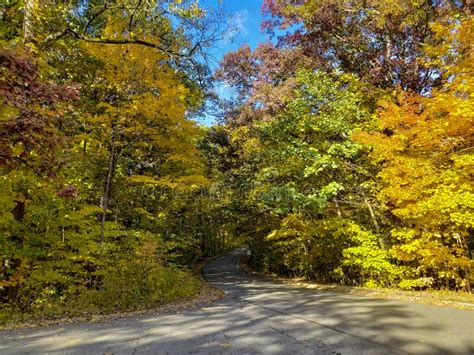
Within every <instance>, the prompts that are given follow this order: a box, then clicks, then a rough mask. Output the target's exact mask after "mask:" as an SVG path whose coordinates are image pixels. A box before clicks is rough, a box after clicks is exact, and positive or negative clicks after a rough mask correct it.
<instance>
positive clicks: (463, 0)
mask: <svg viewBox="0 0 474 355" xmlns="http://www.w3.org/2000/svg"><path fill="white" fill-rule="evenodd" d="M255 1H256V0H255ZM223 4H224V5H225V1H224V2H223ZM473 6H474V4H473V3H472V2H471V1H470V0H402V1H400V0H398V1H395V0H347V1H346V0H319V1H314V0H264V1H263V2H262V12H263V15H264V18H265V20H264V21H263V23H262V24H261V28H262V31H264V32H265V33H268V34H269V35H270V38H271V40H270V41H268V42H264V43H260V44H259V45H258V46H256V47H255V48H251V47H250V46H249V45H246V44H243V45H242V46H241V47H240V48H239V49H238V50H236V51H229V52H228V53H226V54H225V55H224V56H223V58H222V60H221V61H220V62H219V63H218V65H217V67H216V68H215V67H213V65H212V58H211V57H212V48H213V46H214V45H215V44H216V43H218V42H219V41H222V40H223V39H225V38H226V36H228V33H229V32H232V31H233V29H232V26H233V23H232V21H231V19H232V17H231V16H230V15H229V14H228V13H227V12H226V11H225V9H224V8H223V7H215V8H214V7H213V8H207V7H206V6H204V5H202V4H201V3H199V2H198V1H197V0H157V1H151V0H68V1H57V0H2V1H1V4H0V18H1V22H0V93H1V101H0V173H1V174H0V254H1V255H0V262H1V270H0V299H1V303H0V324H1V323H5V322H10V321H11V320H12V319H27V318H28V317H29V318H35V317H40V318H43V317H46V318H56V317H63V316H74V315H80V314H103V313H111V312H116V311H121V310H133V309H140V308H142V307H152V306H154V305H157V304H162V303H164V302H168V301H171V300H175V299H183V298H188V297H192V296H193V295H194V294H196V292H198V290H199V289H200V287H201V284H202V280H200V278H199V276H198V273H197V272H196V265H198V264H199V263H200V262H202V260H203V259H204V258H207V257H212V256H215V255H219V254H221V253H223V252H225V251H228V250H231V249H233V248H235V247H237V246H241V245H247V246H248V247H249V249H250V251H251V258H250V263H251V266H252V268H254V269H255V270H259V271H262V272H272V273H276V274H280V275H286V276H292V277H293V276H295V277H303V278H305V279H308V280H313V281H316V282H321V283H335V284H342V285H349V286H363V287H382V288H396V289H402V290H419V291H423V290H431V289H434V290H450V291H453V292H454V291H455V292H471V288H472V287H473V286H474V275H473V272H472V269H473V266H474V261H473V254H474V237H473V236H474V191H473V175H474V151H473V143H474V124H473V122H474V120H473V118H474V106H473V101H472V99H473V98H472V97H473V91H474V52H473V43H474V34H473V32H474V21H473V19H472V16H471V12H472V8H473ZM219 85H221V86H222V85H223V86H225V87H226V88H227V89H228V90H230V91H232V95H231V96H229V97H224V98H223V97H220V96H219V95H218V94H217V92H216V87H217V86H219ZM210 116H213V117H215V120H214V121H213V122H214V123H213V124H203V123H202V122H201V121H200V119H202V118H203V117H210Z"/></svg>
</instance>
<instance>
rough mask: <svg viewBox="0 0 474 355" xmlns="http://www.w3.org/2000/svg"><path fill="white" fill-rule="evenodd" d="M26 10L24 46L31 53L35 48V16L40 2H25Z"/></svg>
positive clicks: (33, 0)
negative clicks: (33, 47)
mask: <svg viewBox="0 0 474 355" xmlns="http://www.w3.org/2000/svg"><path fill="white" fill-rule="evenodd" d="M24 3H25V9H24V17H23V45H24V48H25V50H26V51H30V50H31V48H32V46H33V40H34V35H33V27H34V23H33V22H34V14H35V11H36V9H37V7H38V0H24Z"/></svg>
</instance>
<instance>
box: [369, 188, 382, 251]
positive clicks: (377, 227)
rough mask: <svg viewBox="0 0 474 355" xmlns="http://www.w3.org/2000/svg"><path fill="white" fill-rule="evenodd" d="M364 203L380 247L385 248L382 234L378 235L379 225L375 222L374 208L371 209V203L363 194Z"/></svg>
mask: <svg viewBox="0 0 474 355" xmlns="http://www.w3.org/2000/svg"><path fill="white" fill-rule="evenodd" d="M364 204H365V205H366V207H367V209H368V210H369V213H370V218H371V219H372V223H373V224H374V227H375V230H376V231H377V234H378V235H379V244H380V248H382V249H383V250H385V241H384V240H383V238H382V236H381V235H380V226H379V224H378V222H377V219H376V218H375V213H374V210H373V209H372V205H371V204H370V202H369V200H368V199H367V198H366V197H365V196H364Z"/></svg>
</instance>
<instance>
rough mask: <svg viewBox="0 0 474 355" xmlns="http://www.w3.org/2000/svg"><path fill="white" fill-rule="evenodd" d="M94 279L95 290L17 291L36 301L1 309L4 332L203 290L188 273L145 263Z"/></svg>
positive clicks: (112, 268)
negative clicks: (9, 326) (5, 327)
mask: <svg viewBox="0 0 474 355" xmlns="http://www.w3.org/2000/svg"><path fill="white" fill-rule="evenodd" d="M94 277H95V280H96V281H95V285H94V286H93V287H92V286H91V285H90V284H72V285H64V284H63V285H60V284H59V283H55V284H49V285H47V284H43V285H41V286H40V287H35V285H30V286H29V287H25V288H24V289H21V290H19V291H18V292H19V293H21V294H22V298H23V299H25V298H28V299H29V300H31V299H32V298H33V299H34V300H33V301H31V302H30V303H29V304H28V307H22V304H26V301H23V302H17V303H16V304H9V303H4V304H2V305H0V327H2V326H3V327H4V326H7V325H14V324H18V323H38V322H41V321H51V320H55V319H61V318H90V317H92V316H96V315H105V314H111V313H114V312H122V311H135V310H141V309H148V308H153V307H156V306H159V305H162V304H165V303H168V302H172V301H176V300H183V299H187V298H190V297H192V296H193V295H195V294H196V293H197V291H198V290H199V288H200V286H201V281H200V280H199V278H198V277H196V276H194V275H192V274H191V273H190V272H187V271H185V270H182V269H179V268H178V267H175V266H172V265H169V266H163V265H161V264H160V263H159V262H150V260H147V259H126V260H117V261H116V262H111V263H108V265H107V266H106V267H104V268H103V269H101V270H97V271H96V272H95V273H94ZM38 286H39V285H38Z"/></svg>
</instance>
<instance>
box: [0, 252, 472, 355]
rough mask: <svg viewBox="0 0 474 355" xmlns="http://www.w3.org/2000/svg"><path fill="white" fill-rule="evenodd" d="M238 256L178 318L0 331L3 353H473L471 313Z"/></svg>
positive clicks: (213, 268) (219, 265) (217, 268)
mask: <svg viewBox="0 0 474 355" xmlns="http://www.w3.org/2000/svg"><path fill="white" fill-rule="evenodd" d="M242 252H243V251H242V250H239V251H234V252H232V253H230V254H227V255H225V256H223V257H221V258H219V259H216V260H215V261H213V262H211V263H210V264H209V265H207V267H206V268H205V269H204V272H203V274H204V277H205V278H206V279H207V280H208V281H209V282H211V283H212V284H214V285H215V286H217V287H219V288H221V289H222V290H224V291H225V292H226V297H225V298H224V299H222V300H220V301H217V302H215V303H213V304H210V305H206V306H203V307H201V308H198V309H190V310H187V311H184V312H181V313H172V314H171V313H170V314H157V315H144V316H133V317H125V318H120V319H117V320H114V321H109V322H101V323H86V322H84V323H76V324H68V325H63V326H51V327H43V328H36V329H24V330H17V331H3V332H0V354H24V353H32V354H33V353H34V354H37V353H61V354H63V353H68V354H73V353H74V354H88V353H93V354H260V353H265V354H267V353H268V354H397V353H422V354H437V353H439V354H451V353H452V354H474V312H472V311H463V310H457V309H451V308H444V307H437V306H428V305H417V304H408V303H403V302H397V301H390V300H381V299H373V298H369V297H359V296H353V295H347V294H341V293H332V292H326V291H316V290H310V289H305V288H299V287H294V286H289V285H284V284H279V283H275V282H272V281H269V280H264V279H260V278H257V277H252V276H249V275H247V274H245V273H244V272H243V271H241V270H240V269H239V268H238V261H239V258H240V255H241V253H242Z"/></svg>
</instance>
